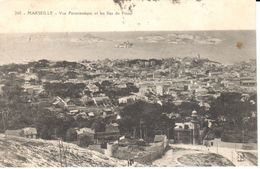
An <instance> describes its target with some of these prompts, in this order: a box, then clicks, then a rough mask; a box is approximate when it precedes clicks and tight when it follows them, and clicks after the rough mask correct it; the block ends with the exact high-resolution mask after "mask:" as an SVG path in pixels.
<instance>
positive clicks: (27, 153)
mask: <svg viewBox="0 0 260 169" xmlns="http://www.w3.org/2000/svg"><path fill="white" fill-rule="evenodd" d="M63 145H64V147H67V151H66V162H67V166H68V167H95V166H98V167H112V166H125V165H126V164H127V163H126V162H125V161H122V160H117V159H114V158H108V157H106V156H104V155H103V154H100V153H98V152H95V151H91V150H88V149H84V148H80V147H78V146H77V145H74V144H70V143H63ZM59 152H60V150H59V142H58V141H46V140H41V139H37V140H36V139H26V138H18V137H11V136H8V137H5V136H4V135H2V134H0V167H59V166H61V163H60V153H59ZM64 163H65V159H64V158H63V166H64V167H65V164H64Z"/></svg>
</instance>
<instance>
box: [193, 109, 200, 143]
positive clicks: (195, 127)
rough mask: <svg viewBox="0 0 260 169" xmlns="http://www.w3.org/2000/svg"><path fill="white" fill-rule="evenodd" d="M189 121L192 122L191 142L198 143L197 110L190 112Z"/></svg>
mask: <svg viewBox="0 0 260 169" xmlns="http://www.w3.org/2000/svg"><path fill="white" fill-rule="evenodd" d="M191 118H192V120H191V123H192V124H193V138H192V143H193V144H194V145H195V144H199V143H200V139H199V138H200V131H199V130H200V125H199V121H198V113H197V111H195V110H193V111H192V114H191Z"/></svg>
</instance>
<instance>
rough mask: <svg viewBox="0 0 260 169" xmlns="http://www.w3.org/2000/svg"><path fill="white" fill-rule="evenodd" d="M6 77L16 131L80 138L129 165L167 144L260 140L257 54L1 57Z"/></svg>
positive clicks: (7, 130)
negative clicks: (241, 57) (233, 58)
mask: <svg viewBox="0 0 260 169" xmlns="http://www.w3.org/2000/svg"><path fill="white" fill-rule="evenodd" d="M127 45H128V44H127ZM0 79H1V81H0V95H1V96H0V104H1V106H0V112H1V117H0V118H1V124H0V129H1V131H2V133H4V134H6V135H9V136H18V137H26V138H34V139H44V140H60V141H64V142H68V143H73V144H76V145H78V146H80V147H83V148H87V149H90V150H94V151H97V152H100V153H103V154H105V155H107V156H110V157H114V158H118V159H121V160H128V165H130V164H132V163H131V162H132V161H135V162H138V163H140V164H147V163H151V162H153V161H154V160H156V159H158V158H159V156H161V155H162V154H164V152H165V150H166V149H167V147H168V144H171V145H174V144H187V145H194V146H196V145H203V146H206V147H208V146H216V145H215V144H216V143H217V144H218V145H220V144H221V142H229V143H236V144H240V143H241V145H243V146H245V145H248V146H249V145H250V146H252V145H254V144H256V143H257V112H256V102H257V100H256V61H255V60H249V61H245V62H239V63H236V64H230V65H223V64H221V63H219V62H215V61H211V60H209V59H207V58H203V57H202V56H200V55H199V54H198V55H197V56H196V57H183V58H165V59H116V60H110V59H105V60H97V61H88V60H84V61H80V62H69V61H49V60H45V59H43V60H39V61H33V62H29V63H27V64H8V65H2V66H0ZM235 146H237V145H235ZM158 147H159V148H158ZM154 152H157V153H155V154H153V153H154ZM158 153H159V154H158ZM148 156H149V157H148ZM65 157H66V156H65ZM232 158H233V155H232ZM250 158H251V159H253V158H252V157H251V156H250ZM129 159H131V160H130V161H129ZM133 159H134V160H133ZM61 161H62V160H61ZM223 165H224V164H223Z"/></svg>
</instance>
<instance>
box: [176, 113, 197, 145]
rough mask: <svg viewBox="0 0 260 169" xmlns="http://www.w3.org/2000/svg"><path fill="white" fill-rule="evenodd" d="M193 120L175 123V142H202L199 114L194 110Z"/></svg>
mask: <svg viewBox="0 0 260 169" xmlns="http://www.w3.org/2000/svg"><path fill="white" fill-rule="evenodd" d="M191 118H192V119H191V121H190V122H185V123H175V128H174V142H175V143H181V144H200V125H199V121H198V114H197V112H196V111H195V110H194V111H192V114H191Z"/></svg>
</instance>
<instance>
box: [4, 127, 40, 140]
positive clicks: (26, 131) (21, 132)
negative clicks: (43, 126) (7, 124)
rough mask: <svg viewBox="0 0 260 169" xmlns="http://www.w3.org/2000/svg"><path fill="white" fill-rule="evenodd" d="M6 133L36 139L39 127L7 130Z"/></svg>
mask: <svg viewBox="0 0 260 169" xmlns="http://www.w3.org/2000/svg"><path fill="white" fill-rule="evenodd" d="M5 135H8V136H16V137H25V138H33V139H36V138H37V129H36V128H34V127H26V128H23V129H18V130H6V131H5Z"/></svg>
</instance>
